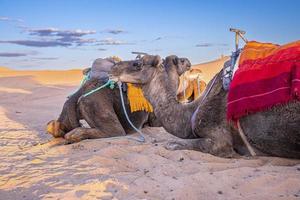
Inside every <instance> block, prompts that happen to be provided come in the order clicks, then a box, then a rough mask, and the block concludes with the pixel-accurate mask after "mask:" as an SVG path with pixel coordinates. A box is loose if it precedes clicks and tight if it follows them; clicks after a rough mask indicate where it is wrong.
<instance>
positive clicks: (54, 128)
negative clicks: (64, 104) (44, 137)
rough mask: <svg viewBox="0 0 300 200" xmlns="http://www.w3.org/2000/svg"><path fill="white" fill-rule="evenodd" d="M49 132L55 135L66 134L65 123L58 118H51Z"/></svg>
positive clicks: (48, 126)
mask: <svg viewBox="0 0 300 200" xmlns="http://www.w3.org/2000/svg"><path fill="white" fill-rule="evenodd" d="M46 130H47V133H48V134H50V135H53V137H55V138H57V137H63V136H64V134H65V131H64V125H63V124H62V123H60V122H59V121H57V120H51V121H49V122H48V123H47V128H46Z"/></svg>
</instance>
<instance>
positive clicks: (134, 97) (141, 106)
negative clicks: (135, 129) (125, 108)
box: [127, 83, 153, 112]
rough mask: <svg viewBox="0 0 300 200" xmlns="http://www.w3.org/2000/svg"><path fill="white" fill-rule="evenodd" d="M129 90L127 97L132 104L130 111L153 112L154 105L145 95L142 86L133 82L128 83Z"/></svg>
mask: <svg viewBox="0 0 300 200" xmlns="http://www.w3.org/2000/svg"><path fill="white" fill-rule="evenodd" d="M127 87H128V91H127V98H128V101H129V104H130V111H131V112H136V111H146V112H153V107H152V105H151V104H150V103H149V101H148V100H147V99H146V98H145V97H144V94H143V91H142V89H141V88H139V87H136V86H134V85H133V84H131V83H127Z"/></svg>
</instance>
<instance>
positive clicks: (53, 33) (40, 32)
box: [6, 27, 97, 47]
mask: <svg viewBox="0 0 300 200" xmlns="http://www.w3.org/2000/svg"><path fill="white" fill-rule="evenodd" d="M24 30H25V32H28V33H29V34H30V35H34V36H38V37H39V38H38V39H36V40H26V41H23V40H22V41H20V40H17V41H6V42H7V43H14V44H19V45H25V46H34V47H55V46H63V47H69V46H82V45H85V44H92V43H96V42H97V40H96V39H93V38H82V37H83V36H86V35H90V34H95V33H96V31H93V30H81V29H77V30H60V29H57V28H51V27H50V28H40V29H28V28H26V29H24Z"/></svg>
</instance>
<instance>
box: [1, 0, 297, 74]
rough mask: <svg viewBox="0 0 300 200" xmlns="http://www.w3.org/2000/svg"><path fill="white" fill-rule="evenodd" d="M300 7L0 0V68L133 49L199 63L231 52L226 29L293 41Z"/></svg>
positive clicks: (218, 1)
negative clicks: (231, 28)
mask: <svg viewBox="0 0 300 200" xmlns="http://www.w3.org/2000/svg"><path fill="white" fill-rule="evenodd" d="M299 9H300V1H299V0H243V1H241V0H151V1H150V0H85V1H83V0H82V1H79V0H51V1H50V0H49V1H47V0H43V1H38V0H26V1H21V0H19V1H17V0H0V66H6V67H10V68H14V69H24V70H26V69H72V68H84V67H88V66H91V64H92V62H93V61H94V60H95V59H96V58H100V57H108V56H113V55H117V56H119V57H121V58H122V59H123V60H129V59H134V58H135V55H133V54H132V53H131V52H132V51H141V52H146V53H149V54H155V55H160V56H161V57H165V56H168V55H173V54H175V55H177V56H179V57H187V58H189V59H190V60H191V62H192V63H193V64H198V63H202V62H207V61H210V60H214V59H217V58H219V57H220V56H221V55H229V54H230V53H231V51H233V50H234V34H233V33H231V32H229V28H230V27H234V28H239V29H242V30H245V31H246V32H247V33H246V38H247V39H248V40H256V41H261V42H272V43H278V44H284V43H288V42H292V41H296V40H299V39H300V12H299ZM241 45H243V43H242V42H241Z"/></svg>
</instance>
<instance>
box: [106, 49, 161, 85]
mask: <svg viewBox="0 0 300 200" xmlns="http://www.w3.org/2000/svg"><path fill="white" fill-rule="evenodd" d="M162 70H163V67H162V59H161V58H160V56H152V55H146V56H144V57H142V58H141V59H139V60H133V61H121V62H119V63H117V64H116V65H115V66H114V67H113V68H112V70H111V73H110V78H111V79H112V80H115V81H121V82H125V83H134V84H146V83H148V82H150V81H151V80H152V78H153V77H154V76H155V74H156V72H157V71H162Z"/></svg>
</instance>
